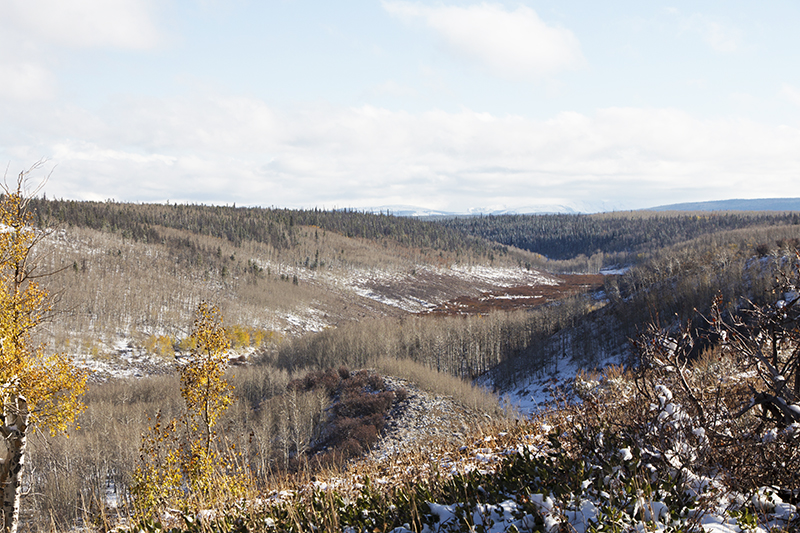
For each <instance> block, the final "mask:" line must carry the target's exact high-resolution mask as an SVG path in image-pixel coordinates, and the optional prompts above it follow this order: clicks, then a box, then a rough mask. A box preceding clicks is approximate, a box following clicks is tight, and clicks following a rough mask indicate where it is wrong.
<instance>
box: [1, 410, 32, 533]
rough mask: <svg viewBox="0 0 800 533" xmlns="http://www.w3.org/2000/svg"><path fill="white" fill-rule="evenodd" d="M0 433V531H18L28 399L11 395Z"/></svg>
mask: <svg viewBox="0 0 800 533" xmlns="http://www.w3.org/2000/svg"><path fill="white" fill-rule="evenodd" d="M4 411H5V412H4V413H3V421H2V423H0V434H2V437H3V444H2V445H0V487H2V490H3V532H5V533H17V526H18V524H19V509H20V500H21V497H22V483H21V479H22V467H23V465H24V463H25V444H26V436H25V433H26V430H27V429H28V402H26V401H25V398H23V397H22V396H12V397H11V398H10V399H9V401H8V402H6V403H5V405H4Z"/></svg>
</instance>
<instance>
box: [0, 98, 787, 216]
mask: <svg viewBox="0 0 800 533" xmlns="http://www.w3.org/2000/svg"><path fill="white" fill-rule="evenodd" d="M45 111H47V110H44V111H43V112H45ZM47 115H48V116H50V117H51V120H52V121H53V122H54V123H52V124H50V125H49V128H48V129H47V130H45V129H43V128H40V127H39V126H34V127H36V128H37V130H36V131H37V132H38V133H39V135H38V137H37V142H38V143H39V144H37V145H32V144H30V143H29V142H28V139H30V138H33V135H26V134H23V135H13V136H12V135H11V134H9V133H8V131H16V132H20V131H23V129H24V127H25V125H26V124H28V123H31V124H36V122H37V121H36V120H34V119H31V118H30V117H25V116H24V115H21V116H15V115H11V114H8V113H6V114H3V112H2V110H0V121H2V122H3V123H4V124H7V125H8V127H9V128H10V130H6V131H7V133H6V134H3V133H2V132H0V160H2V159H5V160H7V161H8V160H10V161H11V163H12V170H13V168H14V167H15V166H18V167H20V168H22V167H24V166H26V165H28V164H30V162H31V161H34V160H36V159H38V158H40V157H42V156H46V157H49V158H50V159H51V161H52V162H53V163H54V164H57V165H58V166H57V169H56V172H55V174H54V175H53V178H52V179H51V181H50V183H49V184H48V190H47V193H48V195H49V196H55V197H61V196H63V197H68V198H76V197H77V198H84V199H89V198H92V199H105V198H116V199H118V200H122V201H164V200H167V199H170V200H173V201H193V202H214V203H232V202H236V203H237V204H239V205H253V204H255V205H267V206H269V205H276V206H287V207H298V206H315V205H317V206H326V207H329V208H330V207H333V206H339V207H344V206H355V207H366V206H380V205H388V204H406V205H419V206H422V207H430V208H437V209H446V210H455V211H466V210H467V209H469V208H475V207H484V206H488V205H507V206H509V207H516V206H524V205H539V204H541V203H542V201H543V199H546V198H551V199H553V198H556V199H564V198H569V199H570V200H571V202H572V204H573V205H603V206H608V207H616V208H636V207H648V206H653V205H658V204H666V203H674V202H680V201H689V200H705V199H720V198H731V197H744V198H746V197H751V198H753V197H766V196H800V180H798V179H796V178H797V176H798V175H800V153H798V152H797V150H796V147H797V146H798V144H800V130H799V129H797V128H791V127H786V126H783V127H768V126H763V125H759V124H758V123H755V122H752V121H746V120H698V119H697V118H694V117H693V116H691V115H689V114H687V113H685V112H682V111H679V110H675V109H642V108H607V109H603V110H600V111H598V112H596V113H594V114H592V115H586V114H581V113H576V112H564V113H560V114H558V115H556V116H554V117H552V118H550V119H549V120H532V119H528V118H524V117H519V116H495V115H492V114H489V113H479V112H474V111H470V110H463V111H461V112H458V113H449V112H444V111H438V110H432V111H428V112H424V113H410V112H405V111H390V110H387V109H383V108H378V107H372V106H362V107H356V108H335V107H330V106H327V107H326V106H320V107H315V108H302V109H295V110H292V111H278V110H275V109H273V108H271V107H269V106H267V105H265V104H264V103H263V102H262V101H259V100H257V99H251V98H243V97H220V96H207V97H195V98H186V99H180V100H179V99H175V100H166V99H165V100H158V99H153V100H136V101H126V102H121V103H119V104H117V105H116V106H114V107H109V108H106V109H105V110H104V112H103V114H102V115H96V116H94V117H91V116H89V117H84V118H83V119H81V120H76V118H77V117H81V116H82V114H81V113H80V112H77V111H75V110H73V111H71V112H68V113H56V112H52V111H47ZM20 157H27V158H28V159H27V160H20ZM561 203H566V202H561Z"/></svg>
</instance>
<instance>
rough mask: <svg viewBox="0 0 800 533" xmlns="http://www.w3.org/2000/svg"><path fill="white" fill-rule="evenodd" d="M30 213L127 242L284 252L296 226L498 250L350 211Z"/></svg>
mask: <svg viewBox="0 0 800 533" xmlns="http://www.w3.org/2000/svg"><path fill="white" fill-rule="evenodd" d="M31 207H32V211H33V212H34V213H35V214H36V215H35V216H36V217H37V222H39V223H40V224H47V223H50V224H53V223H57V224H68V225H72V226H78V227H88V228H92V229H96V230H103V231H111V232H118V233H120V234H122V235H124V236H125V237H126V238H131V239H134V240H137V241H145V242H160V241H161V240H162V237H161V235H160V233H159V230H158V228H159V227H168V228H174V229H181V230H188V231H191V232H193V233H197V234H200V235H209V236H212V237H219V238H224V239H227V240H228V241H230V242H231V243H233V244H234V245H237V246H238V245H240V244H241V243H242V242H245V241H255V242H260V243H266V244H269V245H271V246H273V247H275V248H278V249H281V248H288V247H290V246H292V244H293V243H294V242H295V237H296V230H295V228H296V227H298V226H316V227H318V228H320V229H322V230H326V231H332V232H335V233H339V234H341V235H345V236H347V237H358V238H365V239H371V240H382V239H393V240H395V241H397V242H398V243H400V244H402V245H404V246H409V247H418V248H432V249H435V250H445V251H462V252H468V251H469V252H472V253H475V254H477V255H488V254H490V253H492V252H493V251H495V250H496V249H498V248H500V247H499V246H496V245H493V244H492V243H489V242H487V241H486V240H485V239H483V238H481V237H477V236H472V235H469V234H467V233H465V232H464V231H463V230H462V229H460V228H458V227H450V226H444V225H441V224H436V223H434V222H427V221H422V220H418V219H414V218H404V217H397V216H392V215H388V214H386V215H384V214H377V215H376V214H372V213H365V212H359V211H355V210H335V211H325V210H318V209H313V210H292V209H278V208H260V207H228V206H207V205H194V204H167V205H163V204H131V203H116V202H82V201H74V200H48V199H34V200H33V201H32V205H31Z"/></svg>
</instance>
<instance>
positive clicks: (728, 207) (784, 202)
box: [644, 198, 800, 211]
mask: <svg viewBox="0 0 800 533" xmlns="http://www.w3.org/2000/svg"><path fill="white" fill-rule="evenodd" d="M644 211H800V198H758V199H752V200H742V199H737V200H717V201H714V202H687V203H682V204H670V205H662V206H658V207H650V208H648V209H645V210H644Z"/></svg>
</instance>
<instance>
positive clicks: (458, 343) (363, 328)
mask: <svg viewBox="0 0 800 533" xmlns="http://www.w3.org/2000/svg"><path fill="white" fill-rule="evenodd" d="M596 306H597V303H596V302H594V301H592V300H591V299H590V298H587V297H585V296H576V297H571V298H568V299H565V300H561V301H560V302H558V304H557V305H550V306H545V307H540V308H535V309H531V310H529V311H516V312H510V313H505V312H495V313H489V314H487V315H477V316H474V315H472V316H452V317H430V316H410V317H406V318H402V319H391V318H385V319H381V320H368V321H362V322H359V323H350V324H344V325H342V326H340V327H338V328H335V329H328V330H324V331H322V332H319V333H315V334H310V335H306V336H304V337H301V338H298V339H294V340H292V341H290V342H286V343H283V344H281V346H279V347H278V350H277V352H276V353H268V354H265V355H264V357H265V358H266V360H269V361H272V362H274V364H276V365H277V366H279V367H280V368H286V369H288V370H293V369H297V368H304V367H309V368H328V367H331V366H336V365H339V364H345V365H348V366H350V367H352V368H362V367H365V366H370V365H371V364H372V363H373V361H376V360H378V359H381V358H387V359H393V358H394V359H409V360H412V361H415V362H417V363H419V364H422V365H424V366H427V367H429V368H431V369H434V370H436V371H437V372H442V373H446V374H450V375H452V376H456V377H458V378H461V379H466V380H473V379H475V378H477V377H479V376H481V375H483V374H484V373H486V372H488V371H489V370H491V369H492V368H495V367H496V366H497V365H498V364H500V363H502V362H503V361H506V360H508V359H513V358H515V357H518V356H519V355H520V354H522V353H525V352H526V350H529V349H530V348H531V347H532V346H534V345H537V344H539V343H542V342H544V341H545V340H546V339H548V338H550V337H551V336H552V335H554V334H555V333H557V332H558V331H561V330H563V329H566V328H569V327H571V326H573V325H574V324H576V323H577V321H578V320H579V317H581V316H584V315H586V314H588V313H590V312H591V311H592V310H593V309H594V308H595V307H596Z"/></svg>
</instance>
